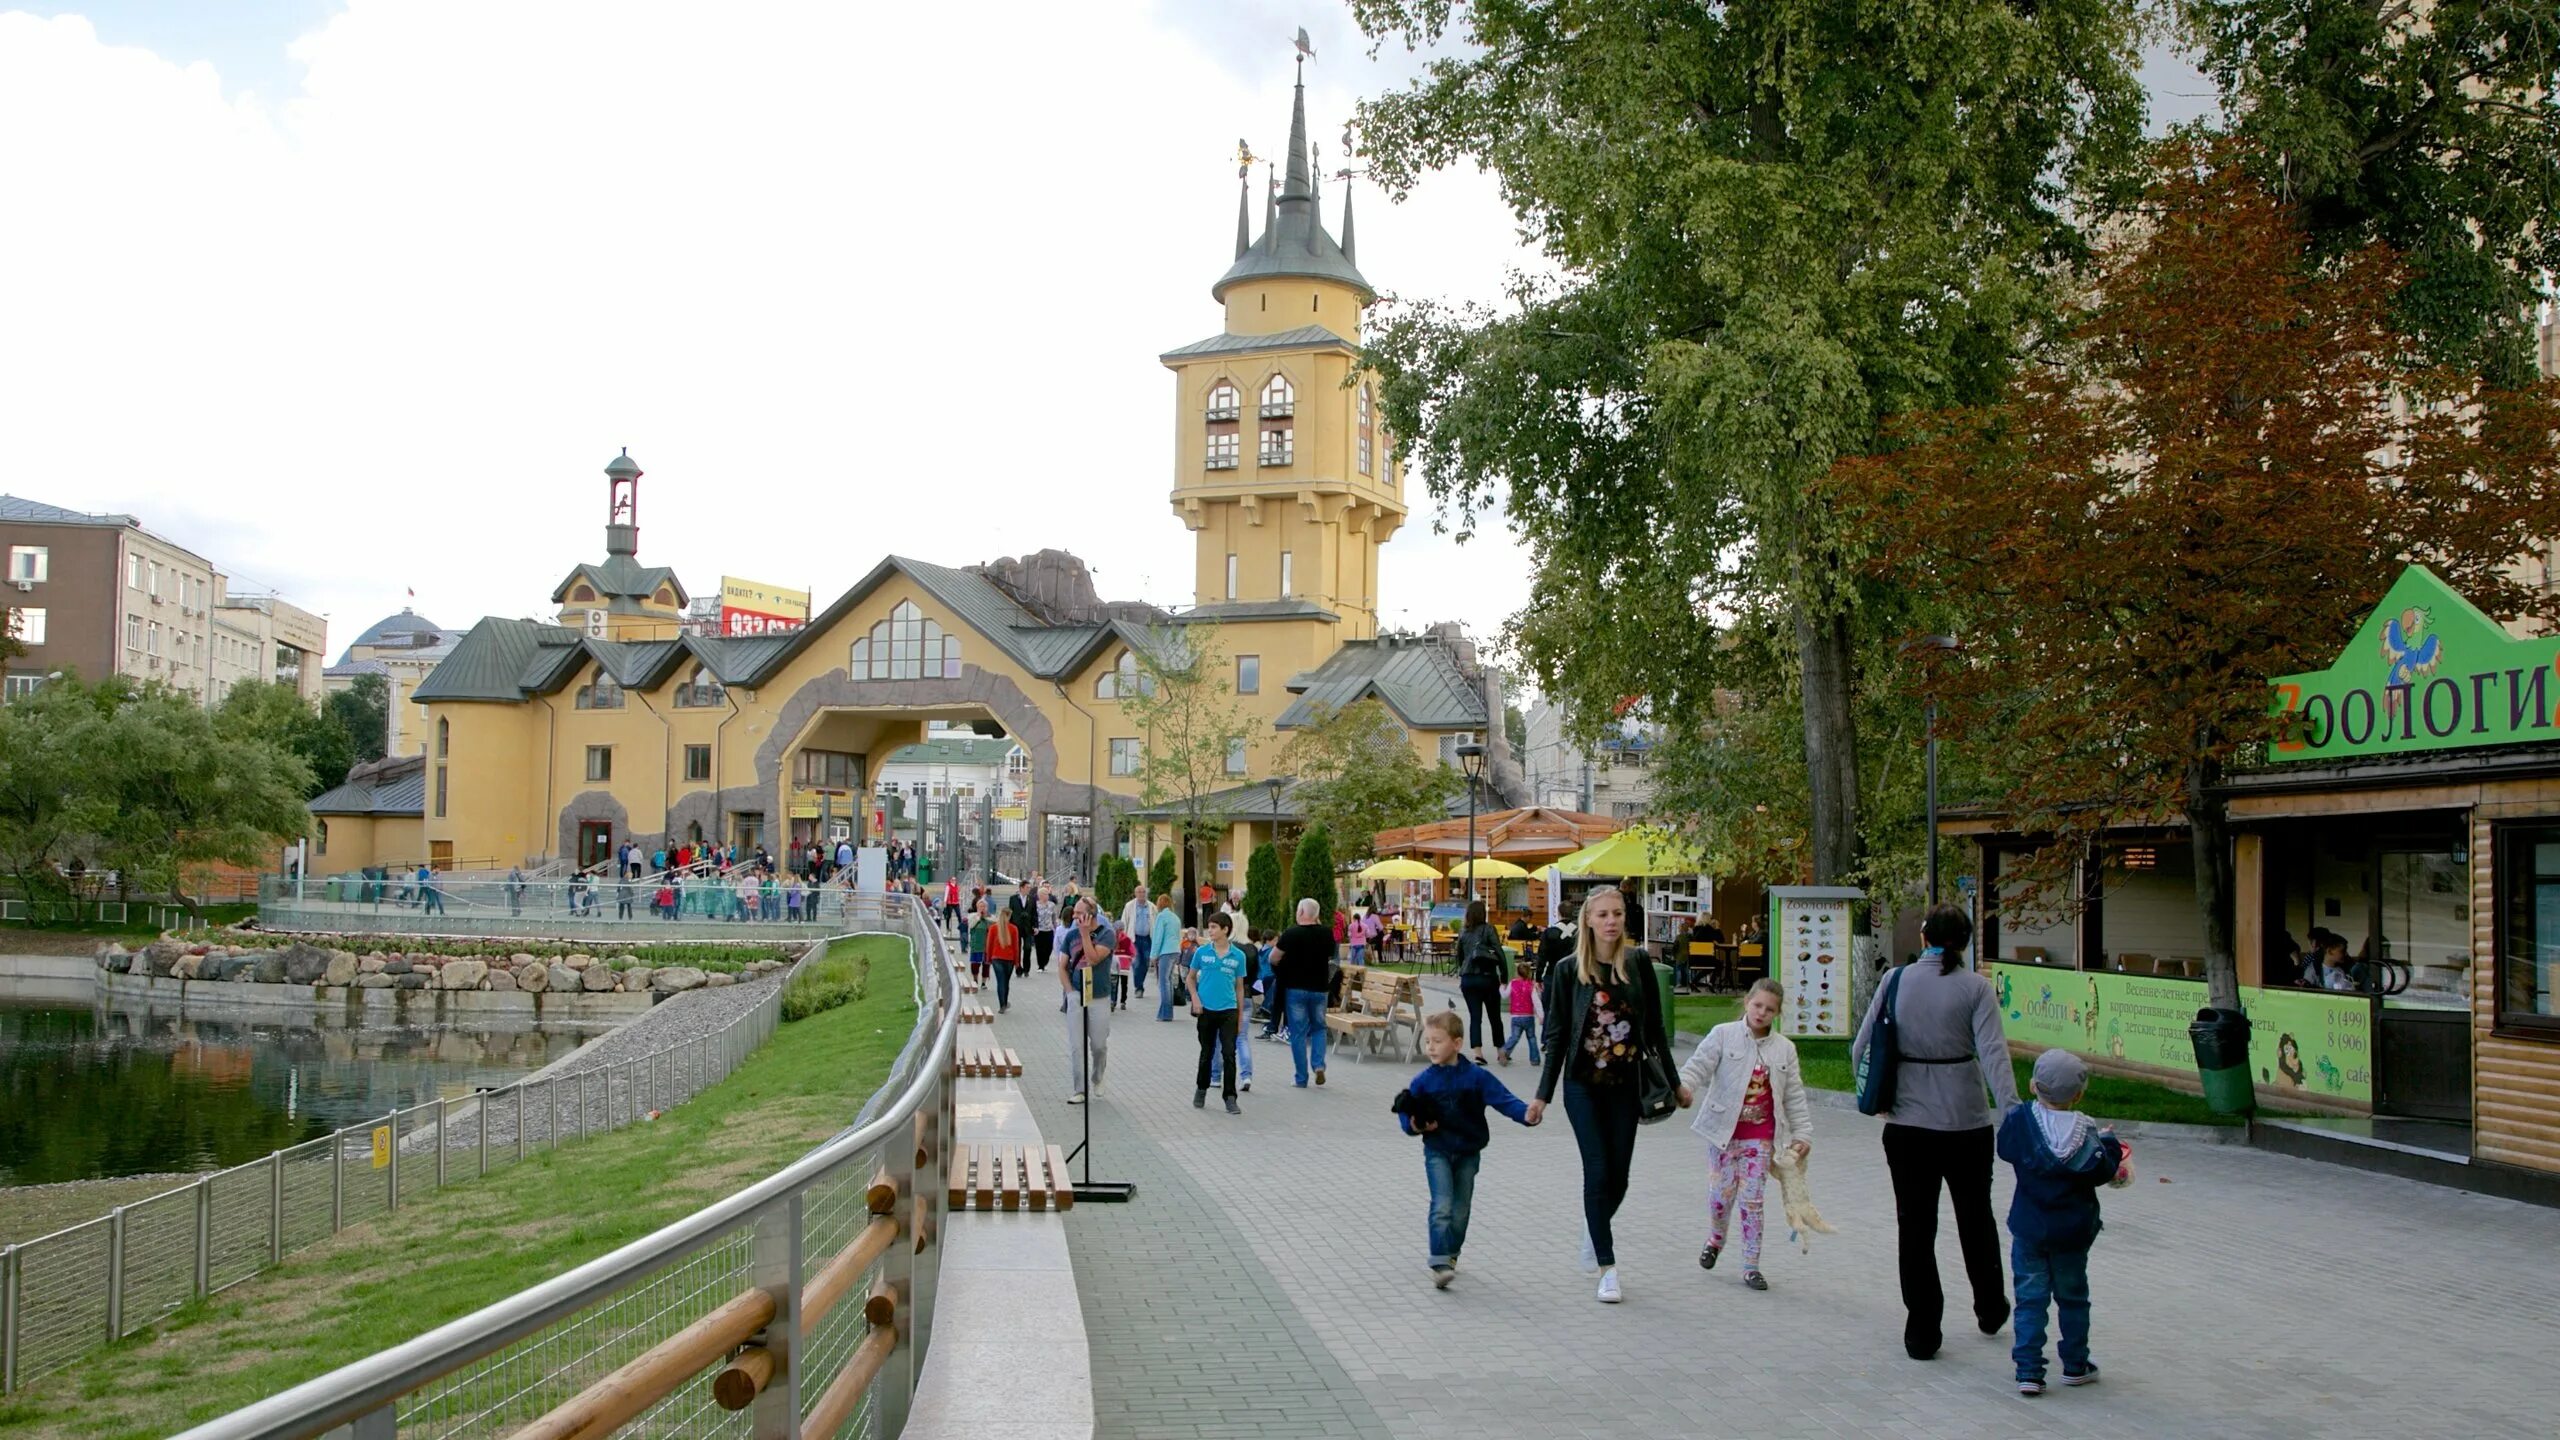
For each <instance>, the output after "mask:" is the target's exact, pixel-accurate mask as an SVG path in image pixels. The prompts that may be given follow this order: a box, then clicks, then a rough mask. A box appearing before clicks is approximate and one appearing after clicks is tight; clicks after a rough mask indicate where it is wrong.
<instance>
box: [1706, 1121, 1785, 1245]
mask: <svg viewBox="0 0 2560 1440" xmlns="http://www.w3.org/2000/svg"><path fill="white" fill-rule="evenodd" d="M1771 1143H1772V1142H1770V1141H1767V1140H1736V1141H1734V1142H1733V1143H1732V1144H1730V1145H1725V1146H1721V1147H1719V1146H1714V1145H1710V1146H1708V1147H1707V1158H1708V1160H1709V1162H1710V1163H1711V1164H1712V1165H1713V1166H1714V1168H1715V1175H1714V1177H1713V1178H1712V1179H1710V1180H1709V1181H1708V1182H1707V1224H1708V1226H1709V1228H1710V1229H1711V1230H1712V1231H1713V1232H1714V1233H1713V1234H1712V1235H1711V1236H1710V1237H1709V1241H1708V1243H1710V1244H1713V1245H1718V1246H1721V1245H1723V1244H1724V1235H1725V1225H1726V1222H1728V1221H1730V1220H1731V1219H1732V1218H1733V1212H1734V1211H1735V1210H1737V1209H1739V1210H1740V1211H1741V1212H1742V1263H1743V1264H1744V1265H1746V1266H1749V1267H1751V1268H1753V1269H1757V1268H1759V1265H1760V1208H1761V1200H1762V1196H1761V1192H1762V1190H1763V1189H1764V1188H1765V1187H1766V1186H1767V1184H1768V1180H1769V1147H1770V1144H1771ZM1737 1196H1738V1197H1739V1201H1738V1203H1737V1199H1736V1197H1737Z"/></svg>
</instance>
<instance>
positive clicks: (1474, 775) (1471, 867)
mask: <svg viewBox="0 0 2560 1440" xmlns="http://www.w3.org/2000/svg"><path fill="white" fill-rule="evenodd" d="M1458 767H1459V768H1460V769H1462V770H1464V771H1466V772H1467V898H1468V899H1470V900H1472V899H1474V898H1475V893H1476V782H1477V781H1479V780H1482V779H1483V778H1484V747H1483V746H1482V745H1479V744H1477V743H1475V742H1474V741H1472V740H1470V741H1468V742H1467V743H1466V744H1464V745H1461V746H1459V747H1458Z"/></svg>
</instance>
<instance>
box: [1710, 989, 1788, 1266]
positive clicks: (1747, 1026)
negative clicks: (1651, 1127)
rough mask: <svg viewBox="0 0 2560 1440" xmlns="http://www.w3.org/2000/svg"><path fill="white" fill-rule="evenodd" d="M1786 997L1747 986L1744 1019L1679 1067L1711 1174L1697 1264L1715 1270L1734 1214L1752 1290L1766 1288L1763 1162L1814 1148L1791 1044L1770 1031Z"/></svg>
mask: <svg viewBox="0 0 2560 1440" xmlns="http://www.w3.org/2000/svg"><path fill="white" fill-rule="evenodd" d="M1785 998H1786V995H1785V992H1784V991H1782V990H1780V989H1779V988H1778V982H1777V981H1775V980H1770V979H1761V980H1755V981H1753V982H1752V985H1751V992H1750V993H1749V994H1748V995H1745V996H1744V997H1743V1000H1742V1018H1741V1019H1739V1020H1728V1021H1726V1022H1725V1023H1723V1024H1722V1025H1719V1026H1717V1027H1716V1028H1714V1029H1713V1030H1710V1031H1708V1032H1707V1038H1705V1039H1704V1040H1701V1041H1699V1042H1698V1050H1697V1053H1696V1054H1694V1055H1691V1056H1690V1057H1689V1063H1688V1064H1686V1065H1683V1066H1681V1067H1680V1079H1681V1081H1682V1082H1683V1083H1684V1084H1686V1085H1688V1087H1689V1088H1690V1089H1691V1090H1693V1091H1695V1092H1696V1093H1697V1096H1698V1119H1697V1121H1696V1123H1695V1124H1694V1125H1692V1126H1691V1127H1690V1128H1692V1129H1694V1130H1696V1131H1697V1132H1698V1133H1699V1134H1700V1135H1702V1136H1704V1137H1705V1138H1706V1142H1707V1159H1708V1162H1709V1164H1710V1165H1711V1167H1712V1168H1713V1170H1714V1172H1715V1173H1714V1178H1713V1179H1712V1180H1711V1181H1710V1182H1709V1184H1708V1189H1707V1222H1708V1235H1707V1247H1706V1248H1705V1249H1704V1250H1701V1251H1699V1252H1698V1264H1699V1266H1700V1268H1702V1269H1707V1270H1713V1269H1714V1268H1716V1257H1717V1256H1719V1255H1721V1254H1723V1253H1724V1237H1725V1230H1726V1226H1727V1223H1728V1222H1729V1221H1731V1220H1732V1218H1733V1215H1734V1212H1735V1211H1736V1210H1737V1209H1738V1210H1740V1211H1741V1213H1742V1283H1743V1284H1745V1285H1748V1286H1750V1287H1751V1288H1752V1289H1754V1290H1766V1289H1768V1288H1769V1282H1768V1280H1766V1279H1765V1278H1763V1277H1762V1276H1761V1274H1760V1211H1761V1201H1762V1190H1763V1188H1764V1187H1765V1186H1766V1184H1767V1182H1768V1179H1769V1161H1770V1159H1771V1157H1773V1156H1774V1155H1776V1154H1777V1153H1778V1151H1779V1150H1780V1149H1781V1148H1782V1147H1783V1148H1788V1149H1792V1150H1794V1151H1795V1152H1796V1154H1797V1155H1799V1156H1802V1155H1804V1154H1806V1153H1808V1152H1810V1151H1811V1150H1812V1149H1813V1106H1812V1104H1811V1103H1810V1102H1809V1101H1807V1100H1806V1098H1805V1093H1804V1070H1803V1067H1802V1066H1800V1065H1799V1064H1798V1063H1797V1061H1796V1047H1795V1042H1794V1041H1792V1040H1789V1039H1788V1038H1787V1037H1786V1036H1784V1035H1781V1034H1779V1033H1778V1032H1777V1029H1776V1026H1777V1021H1778V1007H1779V1005H1780V1004H1781V1003H1782V1002H1783V1001H1784V1000H1785Z"/></svg>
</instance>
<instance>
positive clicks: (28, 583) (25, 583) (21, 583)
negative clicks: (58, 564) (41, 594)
mask: <svg viewBox="0 0 2560 1440" xmlns="http://www.w3.org/2000/svg"><path fill="white" fill-rule="evenodd" d="M9 583H10V584H12V585H15V586H17V587H18V588H19V589H20V590H33V589H35V588H36V582H34V581H33V580H12V581H10V582H9Z"/></svg>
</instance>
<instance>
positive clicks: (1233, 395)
mask: <svg viewBox="0 0 2560 1440" xmlns="http://www.w3.org/2000/svg"><path fill="white" fill-rule="evenodd" d="M1242 413H1243V397H1242V396H1241V395H1239V394H1238V393H1237V392H1236V387H1235V382H1234V381H1232V380H1221V381H1219V382H1218V383H1217V384H1215V385H1212V386H1210V387H1209V423H1211V424H1213V425H1214V424H1217V423H1218V422H1220V421H1222V420H1223V421H1232V420H1234V419H1235V418H1236V417H1237V416H1238V415H1239V414H1242Z"/></svg>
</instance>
